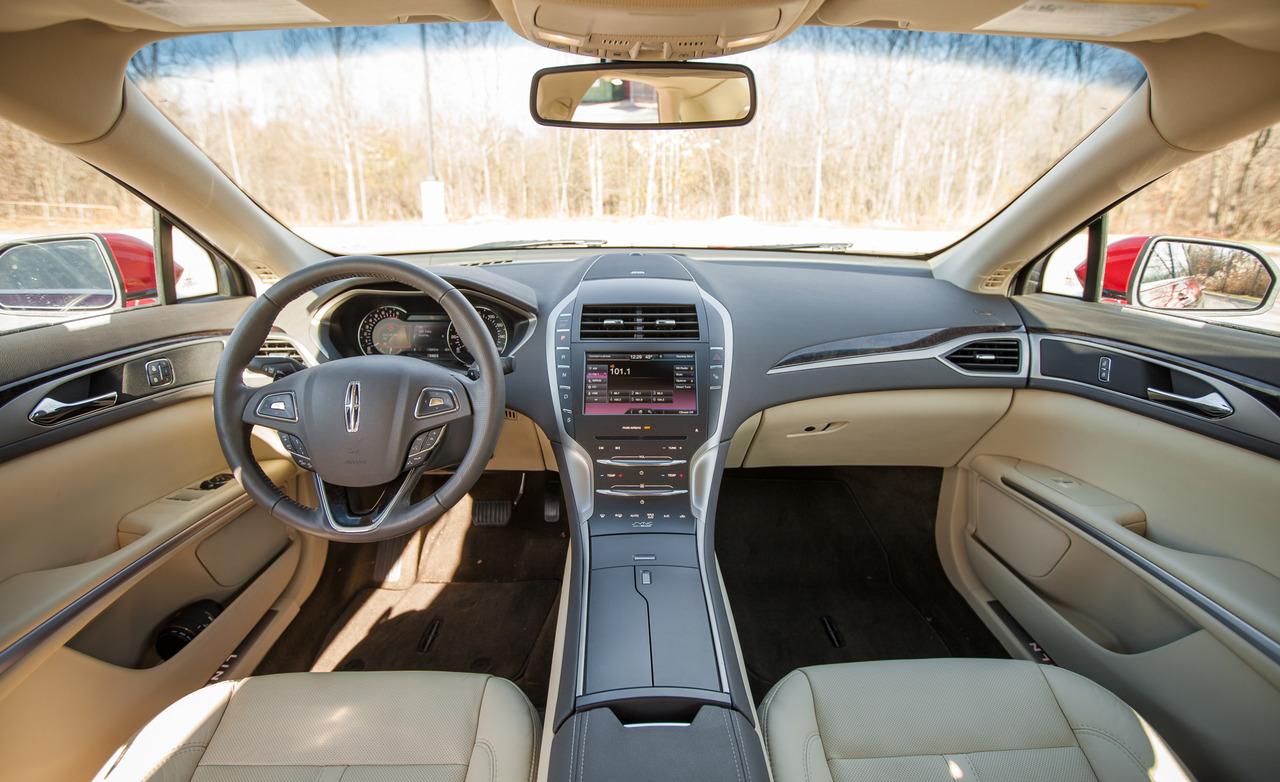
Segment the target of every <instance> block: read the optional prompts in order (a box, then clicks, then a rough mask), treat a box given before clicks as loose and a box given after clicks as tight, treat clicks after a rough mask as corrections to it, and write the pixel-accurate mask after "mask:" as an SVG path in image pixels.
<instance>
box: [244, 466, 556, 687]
mask: <svg viewBox="0 0 1280 782" xmlns="http://www.w3.org/2000/svg"><path fill="white" fill-rule="evenodd" d="M518 480H519V474H518V473H517V474H512V475H509V476H499V477H496V478H489V477H488V476H486V478H485V479H484V480H482V481H481V483H480V484H477V486H476V488H475V489H474V490H473V492H472V495H471V496H469V497H468V498H466V499H464V500H463V501H462V502H460V503H459V504H458V505H457V506H455V507H454V508H452V509H450V511H449V512H448V513H446V514H445V515H444V516H443V517H441V519H440V520H439V521H437V522H436V523H435V524H434V525H432V526H431V527H430V528H429V529H428V530H427V531H426V534H425V536H424V537H423V539H422V543H421V554H420V555H419V556H418V561H417V566H416V569H415V568H414V566H413V564H412V559H410V564H409V565H407V570H406V571H405V572H406V573H408V576H407V577H405V578H403V579H401V581H402V583H398V584H396V585H395V586H396V587H397V588H387V586H388V585H384V584H383V583H375V579H374V567H373V561H374V558H375V554H374V548H375V546H374V545H373V544H363V545H355V544H336V545H332V546H331V547H330V554H329V561H328V562H327V563H326V569H325V573H324V575H323V576H322V578H321V582H320V584H319V585H318V586H317V588H316V591H315V593H313V595H312V597H311V598H309V599H308V600H307V602H306V603H305V604H304V605H303V609H302V613H301V614H300V615H299V617H298V619H297V620H295V621H294V622H293V623H292V624H291V625H290V627H289V628H288V629H287V630H286V633H285V635H284V636H282V637H281V639H280V641H279V642H277V644H276V645H275V647H274V648H273V649H272V650H271V652H270V653H269V654H268V656H267V659H266V660H264V661H263V663H262V665H260V666H259V667H258V673H277V672H283V671H307V670H311V671H335V670H367V671H402V670H436V671H459V672H467V671H470V672H475V673H488V674H492V675H494V676H501V677H503V678H507V679H510V680H512V681H513V682H515V683H516V685H518V686H519V687H520V688H521V689H522V690H524V692H525V694H526V695H528V696H529V699H530V700H531V701H532V702H533V704H534V706H536V707H538V708H543V707H544V706H545V703H546V696H547V688H548V683H549V680H550V676H551V657H552V649H553V646H554V642H555V620H556V616H557V608H558V602H559V596H560V581H561V577H562V576H563V571H564V562H565V555H566V552H567V549H568V529H567V527H566V525H565V524H564V522H563V521H561V522H559V523H553V524H548V523H547V522H545V521H544V520H543V507H542V482H541V480H542V478H541V477H540V476H531V477H530V480H529V484H528V485H527V486H525V487H524V491H523V493H522V494H521V500H520V501H519V502H518V503H516V505H515V507H514V509H513V511H512V514H511V518H510V521H509V522H508V523H507V524H506V525H505V526H492V527H476V526H472V524H471V510H470V503H471V501H472V498H477V499H482V498H485V495H486V494H492V495H494V496H513V494H514V492H515V491H516V487H515V485H505V484H512V481H518ZM393 559H394V556H393ZM415 570H416V578H415V577H414V574H415ZM335 617H336V619H335Z"/></svg>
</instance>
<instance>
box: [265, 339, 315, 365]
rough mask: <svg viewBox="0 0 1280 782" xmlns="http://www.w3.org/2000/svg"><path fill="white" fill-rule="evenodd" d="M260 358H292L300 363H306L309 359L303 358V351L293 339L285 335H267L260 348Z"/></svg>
mask: <svg viewBox="0 0 1280 782" xmlns="http://www.w3.org/2000/svg"><path fill="white" fill-rule="evenodd" d="M258 357H259V358H291V359H293V360H294V361H297V362H298V363H299V364H306V363H307V360H306V359H305V358H303V356H302V351H300V350H298V348H297V346H296V345H294V344H293V342H292V341H290V340H287V339H284V338H283V337H267V339H266V341H264V342H263V343H262V347H260V348H258Z"/></svg>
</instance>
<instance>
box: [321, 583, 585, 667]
mask: <svg viewBox="0 0 1280 782" xmlns="http://www.w3.org/2000/svg"><path fill="white" fill-rule="evenodd" d="M559 592H560V584H559V582H556V581H524V582H515V583H505V584H477V583H447V584H439V583H435V584H433V583H418V584H414V585H413V586H411V587H409V588H408V589H370V590H367V591H365V592H363V593H361V594H360V595H358V596H357V597H356V598H355V600H354V601H352V606H351V608H350V609H349V610H348V612H347V614H346V615H344V616H343V617H341V618H340V619H339V620H338V621H337V623H336V624H335V626H334V627H335V630H334V633H333V635H332V636H331V637H330V638H329V640H328V642H327V643H326V644H325V648H324V651H322V652H321V653H320V657H319V658H318V659H317V660H316V661H315V663H314V664H313V665H312V666H311V670H313V671H363V670H378V671H410V670H429V671H464V672H466V671H469V672H471V673H488V674H492V675H494V676H501V677H502V678H504V679H511V680H513V681H516V680H519V679H520V678H521V677H523V676H524V674H525V671H526V668H527V666H528V664H529V660H530V657H531V656H532V653H533V648H534V646H535V645H536V643H537V640H538V636H539V635H540V634H541V631H542V627H543V625H544V624H545V623H546V620H547V616H548V615H549V614H550V613H551V610H552V608H553V607H554V606H555V602H556V598H557V596H558V595H559Z"/></svg>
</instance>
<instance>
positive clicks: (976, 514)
mask: <svg viewBox="0 0 1280 782" xmlns="http://www.w3.org/2000/svg"><path fill="white" fill-rule="evenodd" d="M948 486H949V487H950V490H951V494H952V496H951V497H950V498H949V499H946V498H944V500H945V501H944V503H943V507H944V508H947V507H950V508H951V509H952V511H951V513H949V514H945V513H944V514H942V515H940V525H939V527H940V529H939V534H940V536H941V540H942V541H943V542H944V545H943V548H944V552H945V550H946V549H947V547H948V546H949V547H950V548H951V550H952V552H953V554H954V556H955V557H956V560H955V562H954V563H953V564H954V565H955V567H956V572H957V573H959V575H958V576H957V579H956V580H957V581H958V582H959V584H960V586H961V588H962V591H966V590H967V592H968V594H969V597H970V598H971V601H973V602H974V603H975V607H978V608H979V609H980V610H982V611H983V612H984V613H985V615H986V616H987V617H988V621H989V622H998V621H999V620H998V619H995V616H996V613H995V612H994V611H993V610H992V608H991V606H990V605H989V601H991V600H996V601H999V603H1000V604H1001V605H1002V606H1003V607H1004V609H1006V610H1007V611H1008V612H1009V614H1011V615H1012V616H1013V617H1014V618H1015V619H1016V620H1017V622H1018V623H1019V624H1021V625H1022V627H1023V628H1025V629H1026V630H1027V631H1028V632H1029V633H1030V635H1031V636H1032V637H1033V638H1034V639H1035V640H1036V641H1037V642H1038V643H1039V644H1040V645H1041V646H1042V647H1043V648H1044V649H1045V651H1047V652H1048V654H1049V655H1051V656H1052V657H1053V658H1054V659H1055V660H1056V661H1057V662H1058V663H1059V664H1062V665H1064V666H1066V667H1068V668H1071V669H1073V670H1076V671H1079V672H1081V673H1083V674H1085V675H1088V676H1090V677H1092V678H1094V679H1096V680H1097V681H1099V682H1100V683H1102V684H1103V685H1105V686H1107V687H1109V688H1110V689H1112V690H1113V691H1115V692H1116V693H1117V694H1118V695H1120V696H1121V697H1122V698H1124V699H1126V700H1127V701H1129V702H1130V703H1132V704H1133V705H1134V706H1135V707H1136V708H1138V710H1139V711H1140V712H1142V713H1143V714H1144V716H1146V717H1147V718H1148V719H1149V720H1150V721H1151V722H1152V723H1153V724H1154V725H1155V727H1156V728H1157V729H1158V730H1160V731H1161V732H1162V733H1164V734H1166V735H1167V737H1168V738H1169V739H1170V741H1171V742H1172V743H1173V746H1174V747H1175V749H1176V750H1177V751H1178V752H1179V753H1180V754H1182V755H1183V756H1184V760H1186V761H1187V762H1188V763H1189V764H1190V765H1191V766H1192V769H1193V771H1195V772H1196V773H1197V775H1198V776H1200V777H1201V778H1205V779H1255V778H1263V777H1265V776H1266V774H1267V773H1269V770H1270V769H1273V768H1274V767H1275V766H1276V764H1277V763H1280V748H1277V747H1276V746H1275V743H1274V741H1272V740H1271V739H1270V738H1269V735H1270V733H1271V732H1272V730H1273V729H1272V727H1271V726H1274V725H1275V724H1278V723H1280V689H1278V688H1280V654H1277V653H1276V652H1277V650H1280V645H1277V644H1276V640H1277V639H1280V575H1278V574H1280V516H1278V515H1277V513H1276V510H1275V509H1276V508H1277V507H1280V462H1277V461H1276V460H1274V459H1271V458H1269V457H1267V456H1264V455H1262V454H1260V453H1256V452H1254V451H1250V450H1247V449H1244V448H1240V447H1237V446H1234V445H1230V444H1228V443H1225V442H1222V441H1220V440H1216V439H1213V438H1210V437H1206V436H1204V435H1201V434H1196V433H1194V432H1192V431H1189V430H1187V429H1184V428H1181V427H1178V426H1173V425H1170V424H1166V423H1162V422H1160V421H1156V420H1152V419H1151V418H1148V417H1146V416H1143V415H1139V414H1137V413H1134V412H1130V411H1127V410H1124V409H1121V408H1120V407H1116V406H1112V405H1109V404H1103V403H1101V402H1098V401H1093V400H1090V399H1085V398H1083V397H1080V396H1076V395H1073V394H1066V393H1058V392H1053V391H1043V390H1037V389H1024V390H1019V391H1016V392H1015V393H1014V399H1013V403H1012V404H1011V406H1010V408H1009V411H1008V413H1007V414H1006V415H1005V416H1004V417H1003V418H1002V419H1001V420H1000V421H999V422H998V423H997V424H996V425H995V426H994V427H992V429H991V430H990V431H989V432H988V433H987V434H986V435H985V436H984V437H983V438H982V439H981V440H979V441H978V443H977V444H976V445H975V446H974V447H973V449H971V451H970V453H969V454H968V456H966V458H965V459H964V460H963V461H962V462H961V464H960V467H959V469H958V470H957V472H956V476H955V477H954V479H953V480H951V481H949V482H948ZM944 556H945V553H944ZM1251 634H1252V635H1251Z"/></svg>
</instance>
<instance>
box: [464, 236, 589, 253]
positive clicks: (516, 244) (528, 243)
mask: <svg viewBox="0 0 1280 782" xmlns="http://www.w3.org/2000/svg"><path fill="white" fill-rule="evenodd" d="M605 244H606V242H605V240H604V239H509V240H507V241H503V242H484V243H482V244H472V245H468V246H466V247H461V248H459V249H457V250H455V251H454V252H466V251H468V250H527V249H530V248H534V247H604V246H605Z"/></svg>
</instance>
